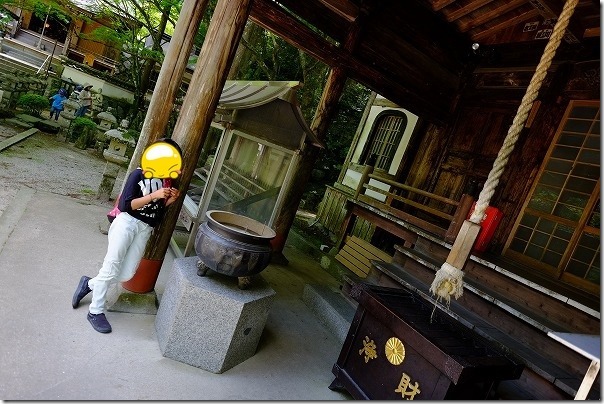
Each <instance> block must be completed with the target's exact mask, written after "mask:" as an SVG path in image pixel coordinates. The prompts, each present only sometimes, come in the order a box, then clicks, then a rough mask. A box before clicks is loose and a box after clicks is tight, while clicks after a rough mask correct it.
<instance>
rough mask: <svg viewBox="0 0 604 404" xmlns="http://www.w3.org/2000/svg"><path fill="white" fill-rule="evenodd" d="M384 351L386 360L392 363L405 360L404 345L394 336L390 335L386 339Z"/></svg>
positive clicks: (399, 362)
mask: <svg viewBox="0 0 604 404" xmlns="http://www.w3.org/2000/svg"><path fill="white" fill-rule="evenodd" d="M384 353H385V354H386V358H387V359H388V362H390V363H392V364H393V365H400V364H401V363H402V362H403V361H404V360H405V346H404V345H403V343H402V342H401V340H400V339H398V338H396V337H392V338H390V339H389V340H388V341H386V346H385V347H384Z"/></svg>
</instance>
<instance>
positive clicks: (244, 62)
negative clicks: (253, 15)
mask: <svg viewBox="0 0 604 404" xmlns="http://www.w3.org/2000/svg"><path fill="white" fill-rule="evenodd" d="M261 35H262V29H261V28H260V27H259V26H257V25H256V24H254V23H253V22H252V21H248V22H247V24H246V25H245V29H244V30H243V37H242V39H241V43H240V44H239V46H238V47H237V53H236V54H235V58H234V59H233V64H232V65H231V70H230V71H229V76H228V77H227V80H237V77H241V75H240V74H239V72H245V71H246V70H247V69H248V66H249V64H250V62H251V61H252V58H253V53H252V51H251V50H250V49H249V48H250V47H251V46H254V45H256V44H257V43H258V41H259V40H260V37H261Z"/></svg>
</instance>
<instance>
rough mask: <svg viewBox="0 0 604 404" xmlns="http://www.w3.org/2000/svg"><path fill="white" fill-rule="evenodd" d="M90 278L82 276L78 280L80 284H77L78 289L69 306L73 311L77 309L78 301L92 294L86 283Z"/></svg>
mask: <svg viewBox="0 0 604 404" xmlns="http://www.w3.org/2000/svg"><path fill="white" fill-rule="evenodd" d="M89 280H90V278H89V277H88V276H85V275H84V276H82V277H81V278H80V283H78V288H77V289H76V291H75V293H74V294H73V297H72V298H71V305H72V306H73V308H74V309H77V308H78V306H79V305H80V300H82V299H83V298H84V296H86V295H87V294H88V293H90V292H92V289H90V288H89V287H88V281H89Z"/></svg>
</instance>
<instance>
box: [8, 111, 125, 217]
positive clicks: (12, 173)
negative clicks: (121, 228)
mask: <svg viewBox="0 0 604 404" xmlns="http://www.w3.org/2000/svg"><path fill="white" fill-rule="evenodd" d="M20 131H21V130H17V129H15V128H13V127H10V126H6V125H5V124H2V123H1V122H0V141H2V140H4V139H6V138H8V137H10V136H13V135H16V134H17V133H18V132H20ZM105 163H106V160H105V159H104V158H103V157H102V156H99V155H98V153H95V152H94V151H93V150H80V149H78V148H76V147H74V146H73V145H72V144H70V143H68V142H64V141H60V140H57V136H56V135H54V134H47V133H43V132H37V133H36V134H34V135H32V136H31V137H29V138H27V139H25V140H23V141H21V142H19V143H17V144H14V145H12V146H11V147H9V148H7V149H5V150H2V151H0V183H2V184H4V185H5V186H4V187H2V190H0V215H2V213H3V212H4V210H5V209H6V207H7V206H9V204H10V203H11V201H12V200H13V198H14V196H15V195H16V194H17V192H18V190H19V188H21V187H24V186H25V187H29V188H33V189H36V190H43V191H47V192H52V193H55V194H59V195H66V196H70V197H72V198H76V199H79V200H82V201H86V202H88V203H94V204H100V205H106V206H108V207H109V208H110V207H111V206H112V205H113V203H112V201H101V200H99V199H97V198H96V193H97V190H98V188H99V185H100V184H101V180H102V178H103V171H104V169H105ZM124 174H125V169H122V170H120V174H119V175H118V178H117V180H116V185H115V187H114V189H113V193H112V198H115V196H116V195H117V193H118V192H119V188H120V187H121V183H122V181H123V177H124ZM7 185H8V186H7Z"/></svg>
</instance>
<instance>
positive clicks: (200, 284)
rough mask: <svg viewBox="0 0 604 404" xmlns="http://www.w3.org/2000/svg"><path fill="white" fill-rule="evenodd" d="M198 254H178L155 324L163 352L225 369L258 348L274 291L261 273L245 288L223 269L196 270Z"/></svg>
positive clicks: (212, 369)
mask: <svg viewBox="0 0 604 404" xmlns="http://www.w3.org/2000/svg"><path fill="white" fill-rule="evenodd" d="M197 261H198V258H197V257H187V258H176V259H175V260H174V265H173V268H172V273H171V275H170V279H169V280H168V282H167V284H166V289H165V292H164V294H163V296H162V299H161V302H160V305H159V309H158V311H157V316H156V318H155V328H156V330H157V339H158V341H159V347H160V350H161V353H162V355H163V356H165V357H167V358H171V359H175V360H177V361H179V362H184V363H187V364H189V365H192V366H195V367H198V368H201V369H204V370H207V371H209V372H213V373H222V372H224V371H226V370H228V369H230V368H232V367H233V366H235V365H238V364H239V363H241V362H243V361H245V360H246V359H248V358H250V357H252V356H253V355H254V354H255V353H256V348H257V346H258V341H259V339H260V335H261V334H262V331H263V329H264V325H265V324H266V319H267V317H268V313H269V311H270V307H271V305H272V302H273V300H274V296H275V291H274V290H273V289H272V288H271V287H270V286H269V285H268V283H266V281H264V279H262V277H261V276H258V279H256V280H255V281H254V284H253V286H252V287H251V288H250V289H247V290H241V289H239V288H238V287H237V282H236V281H235V280H234V279H232V278H228V277H225V276H223V275H219V274H213V275H212V276H203V277H201V276H198V275H197V266H196V264H197Z"/></svg>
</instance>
